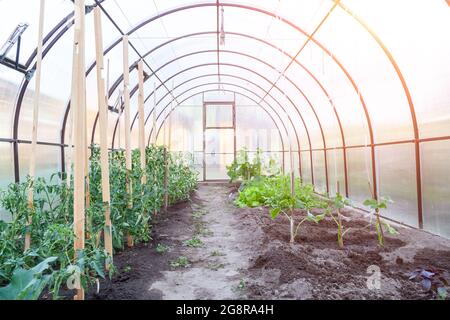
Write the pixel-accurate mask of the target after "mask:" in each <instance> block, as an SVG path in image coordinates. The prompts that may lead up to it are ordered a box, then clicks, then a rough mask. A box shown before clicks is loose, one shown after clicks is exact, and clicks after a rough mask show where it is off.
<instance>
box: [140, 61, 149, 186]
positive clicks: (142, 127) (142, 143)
mask: <svg viewBox="0 0 450 320" xmlns="http://www.w3.org/2000/svg"><path fill="white" fill-rule="evenodd" d="M138 72H139V94H138V112H139V149H140V153H141V156H140V160H141V170H142V180H141V183H142V184H146V183H147V174H146V169H147V161H146V155H145V113H144V98H145V97H144V61H143V60H140V61H139V64H138Z"/></svg>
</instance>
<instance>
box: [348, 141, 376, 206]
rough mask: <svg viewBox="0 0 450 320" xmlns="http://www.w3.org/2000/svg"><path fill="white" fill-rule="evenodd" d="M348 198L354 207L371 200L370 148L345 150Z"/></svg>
mask: <svg viewBox="0 0 450 320" xmlns="http://www.w3.org/2000/svg"><path fill="white" fill-rule="evenodd" d="M347 170H348V189H349V196H350V198H351V199H352V201H353V203H354V204H355V205H361V204H362V203H363V202H364V201H365V200H366V199H370V198H372V197H373V196H372V194H371V191H370V190H373V181H372V180H373V179H372V162H371V151H370V148H352V149H347Z"/></svg>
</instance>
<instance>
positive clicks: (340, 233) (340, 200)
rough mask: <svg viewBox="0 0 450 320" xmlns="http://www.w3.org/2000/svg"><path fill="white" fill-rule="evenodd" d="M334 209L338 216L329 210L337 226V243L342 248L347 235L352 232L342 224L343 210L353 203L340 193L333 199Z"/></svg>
mask: <svg viewBox="0 0 450 320" xmlns="http://www.w3.org/2000/svg"><path fill="white" fill-rule="evenodd" d="M332 201H333V207H334V208H335V209H336V215H335V214H334V213H333V211H332V210H329V214H330V216H331V218H332V219H333V221H334V222H335V223H336V225H337V242H338V245H339V247H340V248H343V247H344V236H345V234H346V233H347V232H348V231H350V230H351V228H347V229H346V228H345V227H344V225H343V223H342V214H341V210H342V209H344V207H345V206H350V205H351V202H350V200H349V199H347V198H346V197H344V196H343V195H341V194H340V193H339V192H337V193H336V197H334V198H333V199H332Z"/></svg>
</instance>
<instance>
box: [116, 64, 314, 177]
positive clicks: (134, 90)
mask: <svg viewBox="0 0 450 320" xmlns="http://www.w3.org/2000/svg"><path fill="white" fill-rule="evenodd" d="M174 61H176V60H173V61H171V62H174ZM215 65H216V63H206V64H201V65H196V66H193V67H190V68H187V69H185V70H182V71H181V72H178V73H177V74H176V75H180V74H182V73H183V72H185V71H188V70H192V69H194V68H199V67H203V66H215ZM222 65H226V66H230V67H235V68H239V69H243V70H246V71H248V72H250V73H253V74H255V75H256V76H258V77H260V78H262V79H263V80H265V81H266V82H267V83H269V84H272V82H271V81H270V80H269V79H267V78H266V77H264V76H263V75H261V74H260V73H258V72H256V71H253V70H252V69H250V68H247V67H244V66H240V65H236V64H228V63H222ZM174 77H175V75H173V76H171V77H169V78H167V79H166V80H165V81H164V83H167V82H168V81H170V80H171V79H173V78H174ZM145 80H148V79H145ZM246 81H248V82H252V81H249V80H248V79H246ZM276 88H277V89H278V90H280V89H279V88H278V87H276ZM261 89H262V88H261ZM136 90H137V87H134V88H133V90H132V91H131V93H130V95H131V96H133V94H134V93H135V92H136ZM156 90H157V89H156ZM262 91H263V92H266V91H265V90H264V89H262ZM280 92H282V91H281V90H280ZM153 94H154V92H152V93H151V94H150V95H149V96H148V97H147V98H146V99H145V101H147V100H148V99H149V98H150V97H151V96H152V95H153ZM166 96H167V95H166ZM268 97H270V98H271V99H272V100H274V101H276V103H277V104H278V106H279V107H280V108H281V110H283V112H284V113H285V114H286V116H287V118H288V120H289V122H290V123H291V124H292V127H293V130H294V133H295V136H296V139H297V146H298V152H299V156H300V151H301V149H300V143H299V138H298V133H297V129H296V126H295V125H294V123H293V121H292V119H291V117H290V115H289V113H288V112H287V111H286V109H284V107H283V106H282V104H281V103H280V102H279V101H278V100H277V99H275V98H274V97H273V96H272V95H268ZM288 101H289V102H290V103H291V104H292V106H293V107H294V109H295V110H296V111H297V113H298V114H299V116H300V119H301V120H302V123H303V125H304V128H305V130H306V133H307V138H308V144H309V149H310V150H312V144H311V139H310V135H309V131H308V127H307V125H306V122H305V121H304V119H303V117H302V115H301V113H300V112H299V111H298V109H297V108H296V106H295V104H294V103H293V102H292V100H290V99H289V98H288ZM158 104H159V102H158ZM274 112H275V113H277V111H276V110H274ZM150 115H151V112H150V114H149V115H148V116H147V119H146V121H145V122H146V123H147V121H148V118H149V116H150ZM136 117H137V115H136V116H135V117H134V120H133V123H134V122H135V120H136ZM117 121H118V120H117ZM131 127H133V125H132V126H131ZM310 158H311V164H312V151H311V152H310ZM299 171H300V172H301V168H300V166H299ZM312 171H313V170H312ZM312 181H314V173H313V172H312Z"/></svg>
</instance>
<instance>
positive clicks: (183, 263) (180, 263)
mask: <svg viewBox="0 0 450 320" xmlns="http://www.w3.org/2000/svg"><path fill="white" fill-rule="evenodd" d="M190 265H191V262H190V261H189V259H188V258H186V257H184V256H180V257H178V258H177V259H176V260H173V261H171V262H170V266H171V267H172V268H188V267H190Z"/></svg>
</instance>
